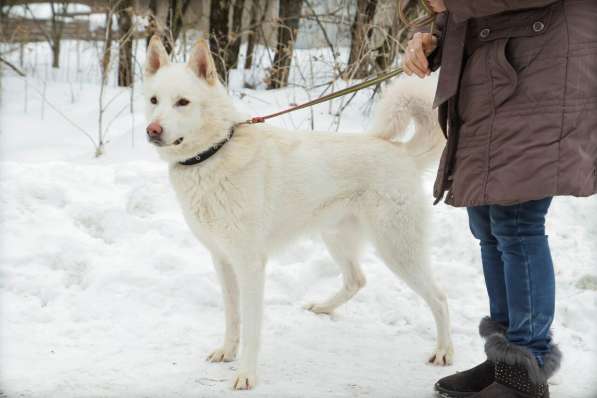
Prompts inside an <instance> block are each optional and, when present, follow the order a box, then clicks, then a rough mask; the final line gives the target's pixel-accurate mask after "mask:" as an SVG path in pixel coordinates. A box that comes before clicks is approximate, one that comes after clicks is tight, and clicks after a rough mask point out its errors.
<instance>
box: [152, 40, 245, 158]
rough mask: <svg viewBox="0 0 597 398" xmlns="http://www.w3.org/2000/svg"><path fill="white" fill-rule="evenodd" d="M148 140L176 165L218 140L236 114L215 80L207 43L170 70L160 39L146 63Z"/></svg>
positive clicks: (170, 65) (198, 45)
mask: <svg viewBox="0 0 597 398" xmlns="http://www.w3.org/2000/svg"><path fill="white" fill-rule="evenodd" d="M144 86H145V87H144V94H145V114H146V118H147V122H148V126H147V138H148V140H149V142H150V143H152V144H153V145H155V146H156V148H157V150H158V153H159V154H160V156H161V157H162V158H163V159H165V160H167V161H173V162H174V161H180V160H183V159H185V158H188V157H190V156H193V155H195V154H196V152H197V151H200V150H205V149H207V148H209V147H210V146H211V145H213V144H214V143H216V142H218V141H219V140H220V139H222V137H223V136H225V134H226V133H227V128H226V125H227V123H228V124H229V123H230V120H229V119H233V118H234V109H233V107H232V104H231V102H230V100H229V98H228V96H227V94H226V91H225V89H224V88H223V86H222V84H221V83H220V81H219V79H218V75H217V72H216V67H215V64H214V60H213V58H212V56H211V53H210V51H209V47H208V45H207V43H206V42H205V40H199V41H198V42H197V44H196V45H195V47H194V48H193V51H192V53H191V56H190V58H189V60H188V62H187V63H186V64H173V63H171V62H170V57H169V56H168V53H167V52H166V49H165V48H164V46H163V44H162V42H161V40H160V39H159V37H157V36H154V37H153V38H152V39H151V41H150V43H149V47H148V48H147V58H146V61H145V78H144Z"/></svg>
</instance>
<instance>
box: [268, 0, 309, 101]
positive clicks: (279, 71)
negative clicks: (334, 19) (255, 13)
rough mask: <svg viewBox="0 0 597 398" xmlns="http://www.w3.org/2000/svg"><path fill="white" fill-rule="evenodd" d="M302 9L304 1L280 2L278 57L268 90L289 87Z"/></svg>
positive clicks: (289, 0) (273, 67)
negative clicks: (289, 76)
mask: <svg viewBox="0 0 597 398" xmlns="http://www.w3.org/2000/svg"><path fill="white" fill-rule="evenodd" d="M302 7H303V0H280V9H279V12H278V17H279V19H280V25H279V27H278V44H277V46H276V55H275V56H274V64H273V65H272V71H271V74H270V78H269V84H268V89H275V88H280V87H286V86H287V85H288V75H289V72H290V65H291V63H292V52H293V50H294V42H295V41H296V36H297V33H298V28H299V22H300V19H301V9H302Z"/></svg>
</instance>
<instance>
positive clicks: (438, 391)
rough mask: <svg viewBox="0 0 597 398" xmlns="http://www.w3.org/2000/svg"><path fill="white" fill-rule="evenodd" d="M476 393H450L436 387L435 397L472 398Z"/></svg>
mask: <svg viewBox="0 0 597 398" xmlns="http://www.w3.org/2000/svg"><path fill="white" fill-rule="evenodd" d="M473 394H476V393H475V392H461V391H450V390H446V389H444V388H442V387H440V386H438V385H436V386H435V395H436V396H437V397H439V398H466V397H470V396H472V395H473Z"/></svg>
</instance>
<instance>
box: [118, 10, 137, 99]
mask: <svg viewBox="0 0 597 398" xmlns="http://www.w3.org/2000/svg"><path fill="white" fill-rule="evenodd" d="M132 13H133V0H122V2H121V3H120V4H119V7H118V8H117V10H116V15H117V17H118V29H119V31H120V39H119V41H118V85H119V86H121V87H130V86H131V85H132V84H133V34H132V33H133V24H132Z"/></svg>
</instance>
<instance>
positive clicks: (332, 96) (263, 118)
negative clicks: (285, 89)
mask: <svg viewBox="0 0 597 398" xmlns="http://www.w3.org/2000/svg"><path fill="white" fill-rule="evenodd" d="M402 72H403V70H402V67H398V68H396V69H394V70H392V71H390V72H387V73H383V74H381V75H379V76H377V77H375V78H373V79H370V80H366V81H364V82H361V83H358V84H355V85H353V86H350V87H346V88H345V89H342V90H339V91H336V92H333V93H330V94H327V95H324V96H323V97H319V98H317V99H314V100H311V101H307V102H304V103H302V104H299V105H295V106H293V107H290V108H288V109H284V110H282V111H279V112H276V113H271V114H269V115H265V116H255V117H252V118H250V119H248V120H246V121H244V122H241V123H240V124H256V123H263V122H265V121H266V120H268V119H272V118H274V117H278V116H282V115H285V114H287V113H290V112H294V111H298V110H299V109H304V108H308V107H311V106H314V105H317V104H321V103H322V102H327V101H330V100H333V99H335V98H339V97H343V96H345V95H347V94H351V93H355V92H357V91H360V90H362V89H364V88H367V87H371V86H374V85H377V84H379V83H381V82H383V81H385V80H388V79H391V78H392V77H394V76H398V75H399V74H401V73H402Z"/></svg>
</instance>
